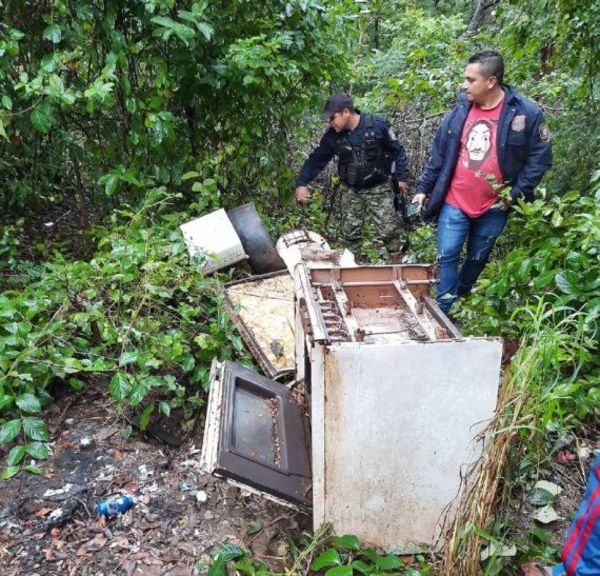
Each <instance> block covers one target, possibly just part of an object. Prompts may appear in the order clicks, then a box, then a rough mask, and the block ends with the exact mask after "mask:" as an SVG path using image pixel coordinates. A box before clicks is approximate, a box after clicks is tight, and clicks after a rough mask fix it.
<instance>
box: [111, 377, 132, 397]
mask: <svg viewBox="0 0 600 576" xmlns="http://www.w3.org/2000/svg"><path fill="white" fill-rule="evenodd" d="M130 387H131V384H130V383H129V379H128V378H127V375H126V374H124V373H123V372H115V374H114V376H113V377H112V378H111V379H110V384H109V385H108V391H109V392H110V395H111V396H112V397H113V398H114V399H115V400H119V401H120V400H124V399H125V397H126V396H127V393H128V392H129V389H130Z"/></svg>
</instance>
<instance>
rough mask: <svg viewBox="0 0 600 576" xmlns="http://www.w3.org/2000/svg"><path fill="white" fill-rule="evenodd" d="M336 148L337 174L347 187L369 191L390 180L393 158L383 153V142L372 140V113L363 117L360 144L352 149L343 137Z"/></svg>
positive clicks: (373, 132)
mask: <svg viewBox="0 0 600 576" xmlns="http://www.w3.org/2000/svg"><path fill="white" fill-rule="evenodd" d="M337 146H338V150H337V155H338V158H339V161H338V173H339V175H340V179H341V180H342V182H343V183H344V184H346V185H347V186H351V187H352V188H372V187H373V186H377V184H381V183H382V182H385V180H387V178H389V176H390V170H391V167H392V157H391V155H390V154H389V153H388V152H387V151H386V150H384V148H383V143H382V141H381V140H377V139H376V138H375V121H374V118H373V114H365V132H364V136H363V140H362V142H361V143H360V144H358V145H355V146H353V145H352V144H350V140H349V139H348V135H347V134H344V135H343V136H342V137H341V138H339V139H338V142H337Z"/></svg>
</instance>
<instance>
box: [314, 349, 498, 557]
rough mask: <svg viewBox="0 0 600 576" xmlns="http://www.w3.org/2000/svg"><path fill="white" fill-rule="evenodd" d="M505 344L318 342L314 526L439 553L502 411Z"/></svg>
mask: <svg viewBox="0 0 600 576" xmlns="http://www.w3.org/2000/svg"><path fill="white" fill-rule="evenodd" d="M501 353H502V342H501V341H500V340H497V339H485V338H472V339H464V340H463V339H460V340H458V339H457V340H443V341H436V342H418V341H409V342H395V343H372V344H368V343H359V342H342V343H338V344H331V345H328V346H324V345H323V344H319V343H317V344H315V348H314V349H313V351H312V354H311V364H312V427H313V428H312V435H313V441H312V450H313V476H314V477H313V490H314V494H313V502H314V523H315V527H316V526H318V525H320V524H321V522H324V521H325V522H331V523H332V525H333V529H334V531H335V532H336V533H337V534H356V535H357V536H358V537H359V538H360V539H361V541H362V542H363V543H365V544H371V545H375V546H381V547H383V548H387V549H389V550H405V551H410V550H414V549H415V548H417V547H419V546H421V545H424V546H426V547H432V546H434V545H435V543H434V542H435V539H436V537H437V536H438V531H439V528H440V521H441V515H442V512H443V511H444V509H445V507H446V506H447V505H448V504H449V503H450V502H451V501H452V500H453V498H454V497H455V496H456V494H457V491H458V488H459V483H460V476H459V474H460V471H461V469H462V470H463V471H464V469H465V467H466V466H467V465H468V464H469V463H471V462H473V461H474V460H475V458H476V457H477V456H478V455H479V454H480V450H481V446H479V445H477V444H476V443H475V441H474V438H475V437H476V435H477V434H478V433H479V432H480V431H481V430H482V429H483V427H484V426H485V424H486V422H487V421H488V419H489V418H491V417H492V415H493V412H494V410H495V407H496V400H497V393H498V386H499V374H500V360H501Z"/></svg>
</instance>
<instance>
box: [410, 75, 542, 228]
mask: <svg viewBox="0 0 600 576" xmlns="http://www.w3.org/2000/svg"><path fill="white" fill-rule="evenodd" d="M502 88H503V90H504V92H505V97H504V104H503V105H502V111H501V112H500V119H499V121H498V131H497V136H496V138H497V140H496V151H497V154H498V162H499V164H500V172H501V173H502V177H503V180H504V183H505V184H506V185H508V186H512V189H511V191H510V195H511V196H512V198H513V200H516V199H517V198H520V197H523V198H524V199H525V200H526V201H528V202H530V201H531V200H533V191H534V190H535V187H536V186H537V185H538V184H539V182H540V180H541V179H542V176H543V175H544V172H546V170H548V168H550V166H551V165H552V145H551V144H550V136H549V132H548V128H547V127H546V124H545V123H544V115H543V114H542V111H541V110H540V109H539V108H538V107H537V106H536V105H535V104H534V103H533V102H531V100H528V99H527V98H524V97H523V96H521V95H520V94H518V93H517V92H516V91H515V89H514V88H512V87H511V86H503V87H502ZM470 108H471V103H470V102H469V101H468V100H467V97H466V96H465V95H464V94H460V96H459V104H458V106H456V108H454V109H453V110H452V111H451V112H450V113H449V114H448V115H447V116H446V117H445V118H444V120H443V121H442V125H441V126H440V128H439V129H438V132H437V134H436V136H435V140H434V141H433V147H432V150H431V156H430V158H429V160H428V162H427V165H426V166H425V169H424V170H423V174H421V177H420V178H419V181H418V182H417V194H425V196H427V207H426V209H425V211H424V213H423V217H424V218H425V220H433V219H434V218H436V216H437V215H438V213H439V211H440V210H441V209H442V206H443V205H444V200H445V198H446V194H447V193H448V190H449V188H450V182H451V181H452V176H453V175H454V169H455V167H456V162H457V160H458V155H459V152H460V140H461V135H462V130H463V126H464V125H465V121H466V120H467V115H468V114H469V110H470ZM523 120H524V126H523Z"/></svg>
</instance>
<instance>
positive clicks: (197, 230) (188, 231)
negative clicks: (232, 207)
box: [179, 208, 247, 273]
mask: <svg viewBox="0 0 600 576" xmlns="http://www.w3.org/2000/svg"><path fill="white" fill-rule="evenodd" d="M179 228H180V229H181V233H182V234H183V239H184V241H185V245H186V246H187V249H188V252H189V254H190V256H191V257H192V258H193V257H194V256H195V255H196V254H198V253H199V252H205V253H206V254H207V257H206V260H205V262H204V264H203V266H202V268H203V270H204V271H205V272H206V273H209V272H214V271H215V270H219V269H220V268H225V267H226V266H229V265H230V264H234V263H236V262H239V261H240V260H244V259H246V258H247V256H246V253H245V252H244V248H243V247H242V243H241V241H240V237H239V236H238V235H237V232H236V231H235V229H234V227H233V225H232V224H231V221H230V220H229V218H228V217H227V213H226V212H225V210H223V209H222V208H221V209H219V210H216V211H215V212H211V213H210V214H206V215H205V216H201V217H200V218H196V219H195V220H191V221H190V222H186V223H185V224H182V225H181V226H180V227H179Z"/></svg>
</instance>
